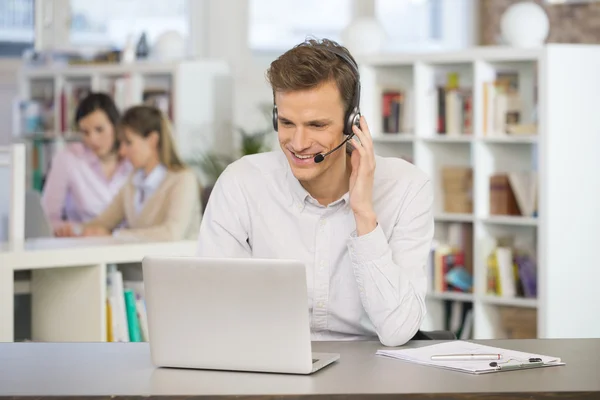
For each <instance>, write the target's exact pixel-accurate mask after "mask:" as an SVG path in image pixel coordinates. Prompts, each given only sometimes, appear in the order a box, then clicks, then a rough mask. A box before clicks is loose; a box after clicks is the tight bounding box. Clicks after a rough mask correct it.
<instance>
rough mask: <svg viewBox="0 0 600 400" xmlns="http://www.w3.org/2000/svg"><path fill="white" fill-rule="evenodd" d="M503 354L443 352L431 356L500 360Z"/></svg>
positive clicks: (454, 358)
mask: <svg viewBox="0 0 600 400" xmlns="http://www.w3.org/2000/svg"><path fill="white" fill-rule="evenodd" d="M501 358H502V354H443V355H437V356H431V359H432V360H434V361H470V360H500V359H501Z"/></svg>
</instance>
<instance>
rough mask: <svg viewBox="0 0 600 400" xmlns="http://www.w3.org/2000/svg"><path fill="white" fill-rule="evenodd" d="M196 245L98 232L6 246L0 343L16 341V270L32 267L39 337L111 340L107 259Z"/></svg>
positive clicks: (0, 252)
mask: <svg viewBox="0 0 600 400" xmlns="http://www.w3.org/2000/svg"><path fill="white" fill-rule="evenodd" d="M196 244H197V243H196V242H195V241H193V240H189V241H181V242H159V243H154V242H144V241H138V240H132V239H119V238H112V237H98V238H48V239H35V240H28V241H26V242H25V244H24V245H23V246H21V247H10V246H8V245H7V244H3V245H0V342H12V341H13V340H14V337H13V335H14V315H13V312H14V310H13V309H14V293H15V287H14V271H18V270H32V279H31V285H30V286H31V295H32V319H33V321H32V336H33V338H34V339H35V340H39V341H50V342H63V341H71V342H80V341H92V342H97V341H105V340H106V264H118V263H134V262H140V261H141V260H142V259H143V258H144V256H146V255H173V256H178V255H183V256H188V255H193V254H194V252H195V249H196Z"/></svg>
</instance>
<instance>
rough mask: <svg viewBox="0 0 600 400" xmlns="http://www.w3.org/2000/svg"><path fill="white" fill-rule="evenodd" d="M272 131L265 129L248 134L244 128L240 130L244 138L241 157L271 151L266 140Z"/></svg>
mask: <svg viewBox="0 0 600 400" xmlns="http://www.w3.org/2000/svg"><path fill="white" fill-rule="evenodd" d="M272 131H273V130H272V129H263V130H260V131H256V132H248V131H246V130H245V129H244V128H238V132H239V133H240V136H241V138H242V145H241V146H240V149H241V156H247V155H250V154H257V153H262V152H264V151H269V150H270V149H269V146H268V144H267V143H266V139H267V136H268V135H269V134H270V133H271V132H272Z"/></svg>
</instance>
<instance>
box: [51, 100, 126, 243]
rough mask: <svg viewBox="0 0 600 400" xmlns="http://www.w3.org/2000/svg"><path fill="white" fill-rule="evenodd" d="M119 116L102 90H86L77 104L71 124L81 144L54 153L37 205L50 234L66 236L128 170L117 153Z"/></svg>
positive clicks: (101, 204) (103, 202)
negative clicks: (77, 133)
mask: <svg viewBox="0 0 600 400" xmlns="http://www.w3.org/2000/svg"><path fill="white" fill-rule="evenodd" d="M119 118H120V115H119V111H118V109H117V107H116V105H115V103H114V102H113V100H112V99H111V98H110V96H108V95H106V94H104V93H91V94H89V95H88V96H87V97H85V98H84V99H83V100H82V101H81V102H80V103H79V105H78V107H77V110H76V112H75V123H76V125H77V128H78V130H79V132H80V134H81V139H82V140H81V143H73V144H70V145H68V146H66V147H65V148H64V149H63V150H61V151H59V152H58V153H57V154H56V155H55V156H54V158H53V160H52V164H51V168H50V171H49V174H48V177H47V179H46V183H45V185H44V192H43V196H42V206H43V207H44V210H45V212H46V214H47V216H48V218H49V219H50V221H51V223H52V225H53V228H54V233H55V235H57V236H70V235H71V234H72V233H73V232H71V230H72V229H73V228H72V227H73V226H77V224H79V223H84V222H87V221H89V220H91V219H93V218H95V217H96V216H97V215H98V214H100V213H101V212H102V211H103V210H104V209H105V208H106V206H107V205H108V204H110V202H111V201H112V199H113V197H114V196H115V195H116V194H117V193H118V191H119V190H120V189H121V186H123V184H124V183H125V181H126V180H127V177H128V176H129V174H130V173H131V171H132V167H131V165H130V163H129V162H128V161H126V160H125V159H124V158H123V157H120V156H119V141H118V137H117V132H116V126H117V124H118V123H119ZM65 222H70V223H65Z"/></svg>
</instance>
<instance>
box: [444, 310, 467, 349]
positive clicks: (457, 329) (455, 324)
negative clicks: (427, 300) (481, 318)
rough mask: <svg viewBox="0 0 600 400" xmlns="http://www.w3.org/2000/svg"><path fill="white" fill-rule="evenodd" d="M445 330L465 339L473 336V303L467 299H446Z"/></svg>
mask: <svg viewBox="0 0 600 400" xmlns="http://www.w3.org/2000/svg"><path fill="white" fill-rule="evenodd" d="M444 315H445V319H444V328H443V329H444V330H446V331H450V332H452V333H454V334H455V335H456V337H457V338H459V339H462V340H465V339H471V338H472V336H473V303H472V302H468V301H467V302H465V301H446V302H445V303H444Z"/></svg>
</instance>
